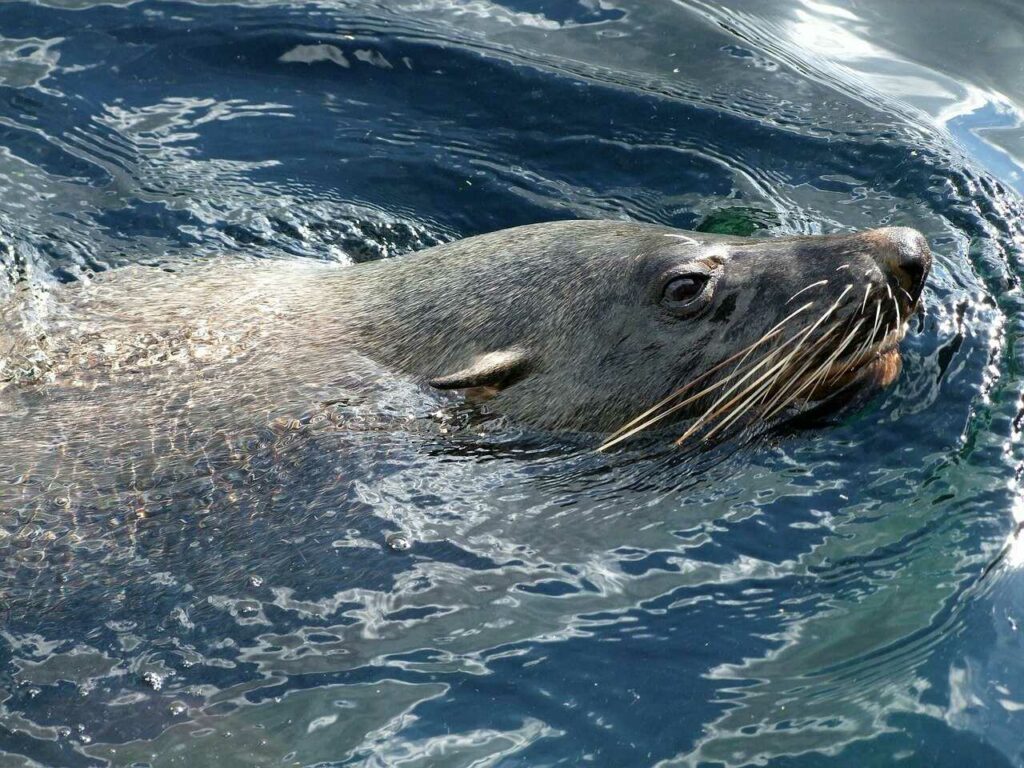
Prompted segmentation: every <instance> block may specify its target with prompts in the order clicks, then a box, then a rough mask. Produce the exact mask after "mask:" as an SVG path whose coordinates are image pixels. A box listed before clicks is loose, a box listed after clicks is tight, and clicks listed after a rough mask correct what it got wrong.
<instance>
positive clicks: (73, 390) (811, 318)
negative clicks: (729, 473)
mask: <svg viewBox="0 0 1024 768" xmlns="http://www.w3.org/2000/svg"><path fill="white" fill-rule="evenodd" d="M930 263H931V255H930V253H929V251H928V247H927V244H926V243H925V240H924V238H923V237H922V236H921V235H920V234H919V233H917V232H916V231H914V230H911V229H905V228H886V229H877V230H870V231H867V232H862V233H858V234H850V235H831V236H812V237H789V238H778V239H773V240H772V239H739V238H731V237H725V236H716V235H706V234H701V233H694V232H684V231H680V230H676V229H672V228H669V227H664V226H657V225H647V224H636V223H626V222H618V221H565V222H552V223H545V224H537V225H530V226H525V227H518V228H514V229H509V230H503V231H499V232H494V233H491V234H487V235H481V236H477V237H472V238H467V239H465V240H461V241H457V242H453V243H449V244H446V245H441V246H437V247H434V248H430V249H427V250H425V251H421V252H419V253H416V254H411V255H409V256H404V257H399V258H395V259H387V260H383V261H378V262H373V263H369V264H363V265H358V266H352V267H342V266H338V265H327V264H310V263H302V264H296V263H293V262H275V261H263V262H252V261H245V262H239V261H233V262H232V261H218V262H214V263H210V264H207V265H205V266H202V267H197V268H187V269H185V270H182V271H180V272H174V273H168V272H164V271H158V270H152V269H144V268H133V269H129V270H121V271H115V272H113V273H108V274H107V275H104V276H101V278H100V279H97V280H96V281H93V282H92V283H91V284H88V285H81V286H77V287H74V288H72V289H71V290H69V291H68V292H67V293H68V295H67V296H66V297H63V298H62V299H61V301H60V302H58V303H59V305H60V308H59V311H58V312H57V313H56V315H55V317H54V319H53V321H52V322H51V323H50V325H49V328H48V331H49V335H48V338H47V340H46V343H45V347H46V352H45V358H46V360H45V364H43V365H41V366H40V375H39V376H37V377H36V379H35V381H33V382H30V383H21V384H20V385H17V386H11V385H9V386H8V387H7V388H6V390H5V392H4V393H3V395H0V398H2V400H3V401H6V404H5V405H4V410H5V411H7V416H6V417H5V421H6V422H7V429H6V430H5V431H6V432H7V433H8V434H7V435H6V437H5V441H7V442H6V443H5V444H7V445H10V442H9V441H10V440H17V439H26V440H27V439H28V438H27V436H24V434H25V433H24V432H23V430H25V429H29V425H28V424H25V425H23V427H19V426H18V425H17V424H16V422H17V416H18V414H19V413H23V414H27V413H28V412H29V411H31V412H32V420H33V422H32V426H31V432H32V434H33V437H34V438H35V439H38V437H39V434H40V432H39V429H40V426H41V425H40V418H41V416H40V414H42V418H43V420H45V421H49V422H50V427H51V432H52V433H53V434H52V436H51V437H50V438H49V444H50V446H51V447H56V446H58V445H62V446H65V447H66V446H67V445H69V444H73V443H74V442H75V441H96V440H100V439H104V438H108V439H110V440H117V439H118V435H121V437H122V438H124V437H125V436H126V435H128V434H129V433H132V432H138V431H139V430H142V433H144V434H147V435H150V436H151V437H152V439H162V440H163V439H170V438H169V434H170V433H171V432H173V429H171V428H170V427H168V426H167V422H168V421H169V420H170V421H175V420H177V422H180V420H181V419H182V418H187V419H189V420H190V421H192V422H195V423H201V424H203V425H205V426H207V427H209V428H211V429H222V430H231V429H232V428H234V427H236V426H238V425H239V424H241V423H243V422H246V421H249V422H259V421H260V420H261V419H265V418H276V417H282V416H283V417H286V418H287V417H290V416H294V415H295V414H296V413H298V412H301V411H303V410H304V409H308V408H310V407H312V406H314V405H315V404H316V403H320V402H331V401H332V399H334V398H335V396H336V394H337V392H338V391H351V390H352V388H353V386H356V385H357V384H358V382H354V380H353V378H354V377H355V378H360V377H361V378H362V379H363V383H364V384H368V385H372V382H369V383H368V382H367V381H366V379H367V377H369V378H376V379H377V380H378V383H380V382H384V381H385V380H386V379H387V378H388V377H393V376H395V375H405V376H407V377H411V378H412V379H414V380H418V381H421V382H424V383H427V384H429V385H430V386H432V387H434V388H437V389H450V390H466V391H467V392H469V393H470V394H472V395H473V396H485V397H487V398H488V400H489V403H488V407H489V408H490V409H492V410H493V411H494V412H497V413H499V414H502V415H504V416H507V417H508V418H510V419H512V420H514V421H516V422H521V423H524V424H528V425H533V426H537V427H541V428H547V429H571V430H585V431H596V432H604V433H607V432H611V431H613V430H617V429H619V430H620V431H619V433H618V435H619V436H624V435H628V434H631V433H632V432H635V431H638V430H639V429H642V428H646V427H648V426H652V425H661V424H667V423H671V422H673V421H675V420H676V419H678V418H688V419H690V422H689V426H687V428H686V434H688V435H700V434H703V435H705V436H711V435H713V434H715V433H716V432H719V431H720V430H724V428H725V427H726V426H727V425H729V424H739V423H742V422H743V421H744V420H748V419H750V418H758V417H764V416H771V415H774V414H777V413H780V412H781V411H782V410H783V409H785V408H786V407H788V406H791V405H793V404H795V403H800V402H810V401H815V400H821V399H823V398H825V397H827V396H829V395H830V394H832V393H834V392H835V391H837V390H839V389H843V388H847V387H848V386H849V385H851V384H852V383H859V382H873V383H876V384H877V383H881V384H885V383H888V382H889V381H891V380H892V378H894V376H895V373H896V371H897V370H898V360H899V357H898V351H897V349H896V345H897V343H898V341H899V339H900V338H901V337H902V333H903V329H904V326H905V322H906V320H907V318H908V316H909V315H910V313H911V312H912V310H913V309H914V307H915V306H916V305H917V303H918V301H919V298H920V295H921V291H922V288H923V285H924V281H925V278H926V276H927V273H928V270H929V268H930ZM356 360H358V361H361V362H360V363H359V364H356V363H355V362H354V361H356ZM8 378H9V379H12V377H11V375H10V371H8ZM15 378H16V377H15ZM0 402H2V401H0ZM40 405H43V407H41V408H40V407H39V406H40ZM87 414H91V417H89V416H87ZM631 420H632V421H631ZM177 422H176V423H177ZM622 427H626V428H625V429H620V428H622ZM19 436H21V437H19Z"/></svg>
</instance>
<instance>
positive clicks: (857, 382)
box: [807, 340, 903, 403]
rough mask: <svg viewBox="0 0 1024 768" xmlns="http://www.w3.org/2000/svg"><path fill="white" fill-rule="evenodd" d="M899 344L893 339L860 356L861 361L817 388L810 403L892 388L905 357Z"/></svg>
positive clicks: (852, 362)
mask: <svg viewBox="0 0 1024 768" xmlns="http://www.w3.org/2000/svg"><path fill="white" fill-rule="evenodd" d="M897 344H898V342H897V341H895V340H894V341H892V342H890V343H888V344H886V345H885V346H880V347H879V348H878V349H874V350H871V351H870V352H869V353H868V354H864V355H861V356H860V359H859V360H856V361H851V362H850V364H849V365H848V367H847V368H846V369H845V370H843V371H841V372H840V373H839V374H838V375H836V376H831V377H829V378H828V380H827V381H825V382H823V383H822V385H821V386H820V387H817V388H815V390H814V392H812V393H811V395H810V397H808V398H807V402H808V403H821V402H823V401H826V400H831V399H832V398H833V397H835V396H836V395H839V394H840V393H849V392H850V391H851V390H857V391H859V392H863V391H865V390H871V391H874V390H879V389H884V388H886V387H888V386H890V385H891V384H893V382H895V381H896V379H897V378H899V375H900V370H901V368H902V367H903V357H902V355H900V350H899V347H898V346H897Z"/></svg>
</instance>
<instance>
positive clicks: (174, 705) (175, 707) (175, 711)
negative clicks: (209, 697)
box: [168, 701, 188, 717]
mask: <svg viewBox="0 0 1024 768" xmlns="http://www.w3.org/2000/svg"><path fill="white" fill-rule="evenodd" d="M168 709H170V711H171V714H172V715H174V716H175V717H178V716H180V715H184V714H185V713H186V712H188V705H186V704H185V702H183V701H172V702H171V706H170V707H168Z"/></svg>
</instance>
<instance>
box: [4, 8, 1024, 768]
mask: <svg viewBox="0 0 1024 768" xmlns="http://www.w3.org/2000/svg"><path fill="white" fill-rule="evenodd" d="M990 10H991V9H990ZM991 12H992V13H996V11H994V10H991ZM772 13H773V14H774V15H771V16H769V15H768V11H766V10H764V7H763V6H762V5H759V4H756V3H740V2H735V3H729V4H728V6H721V5H718V4H711V3H704V2H679V3H663V4H654V3H641V2H639V0H500V1H499V0H472V2H465V3H456V2H451V1H450V0H393V1H389V2H355V1H353V2H321V3H309V4H302V5H299V4H294V5H293V4H289V3H286V2H251V3H237V4H222V3H202V2H195V3H163V2H161V3H157V2H151V1H149V0H143V1H142V2H125V3H110V2H103V3H93V2H90V1H89V0H81V1H72V2H58V1H57V0H50V1H49V2H43V3H31V4H30V3H8V4H6V5H4V6H2V7H0V31H2V35H3V37H2V38H0V239H2V245H3V248H2V251H0V265H2V268H3V269H2V271H0V297H2V303H0V324H2V326H3V339H4V345H3V346H2V347H0V381H3V382H4V383H5V384H6V385H7V386H6V389H5V390H4V391H3V393H2V394H0V407H2V408H3V409H4V413H3V414H2V416H0V758H2V759H0V763H3V764H7V763H6V762H4V761H8V762H9V764H11V765H62V766H63V765H68V766H93V765H125V766H128V765H153V766H161V765H220V766H252V765H282V764H283V765H346V766H348V765H352V766H355V765H365V766H385V765H389V766H390V765H407V766H413V765H416V766H484V765H488V766H503V767H504V766H514V765H515V766H519V765H522V766H534V765H585V764H593V765H599V766H623V765H629V766H643V765H647V766H655V765H660V766H675V765H737V766H738V765H747V764H760V765H764V764H773V765H786V766H797V765H806V766H820V765H833V764H834V765H870V764H878V765H888V764H892V763H894V762H895V761H897V760H905V761H907V762H905V763H904V764H912V765H923V764H927V765H931V766H945V765H949V766H954V765H957V766H959V765H1000V764H1006V765H1020V764H1022V763H1024V755H1022V753H1021V751H1020V741H1019V733H1020V729H1021V726H1022V725H1024V723H1022V718H1024V715H1022V714H1021V713H1022V712H1024V665H1022V663H1021V661H1020V659H1021V658H1024V657H1022V656H1021V650H1022V649H1021V639H1020V633H1019V629H1018V628H1019V626H1020V625H1021V623H1022V622H1024V615H1021V614H1020V613H1019V606H1020V604H1021V602H1020V599H1021V595H1022V594H1024V581H1022V579H1021V570H1020V565H1021V564H1022V563H1024V555H1022V554H1021V552H1022V550H1021V546H1020V545H1019V543H1018V541H1017V539H1016V537H1015V534H1014V531H1015V526H1016V524H1017V521H1018V520H1021V519H1024V513H1021V509H1022V508H1024V507H1022V503H1021V498H1022V495H1021V494H1020V491H1019V488H1018V485H1017V484H1018V482H1019V475H1020V467H1021V466H1024V465H1022V459H1024V456H1022V455H1021V454H1022V447H1021V441H1020V431H1021V425H1022V423H1024V416H1022V413H1024V410H1022V399H1021V373H1020V372H1021V370H1022V368H1021V362H1020V355H1021V347H1020V343H1021V342H1020V339H1021V338H1022V336H1021V318H1024V302H1022V297H1021V292H1020V279H1019V276H1020V275H1021V274H1022V271H1021V264H1020V263H1019V258H1020V252H1021V246H1022V245H1024V228H1022V224H1021V222H1022V221H1024V217H1022V213H1024V210H1022V206H1021V202H1020V200H1019V198H1018V195H1017V193H1016V192H1014V191H1013V190H1014V188H1015V186H1016V184H1017V182H1016V181H1015V177H1014V176H1013V174H1014V173H1015V172H1016V166H1015V165H1014V163H1013V162H1010V159H1012V150H1013V147H1014V144H1013V143H1012V141H1010V140H1008V139H1007V140H1002V139H1001V140H1000V141H1001V144H999V145H998V146H997V145H996V144H994V143H986V141H987V139H986V136H987V134H985V133H984V131H983V130H981V129H979V128H977V127H976V125H975V124H974V123H971V122H970V119H976V120H984V119H988V118H986V117H985V116H986V115H988V116H989V117H991V115H989V112H987V111H986V106H985V105H989V106H990V107H991V106H992V105H1005V104H1008V103H1010V102H1011V101H1012V99H1013V94H1012V93H1011V92H1010V91H1006V92H1005V93H1003V92H997V89H996V88H995V87H994V86H990V84H983V83H974V86H972V87H967V85H971V83H969V82H968V83H967V85H964V83H962V82H960V81H958V80H957V79H956V77H955V73H952V74H950V73H948V72H947V73H944V74H939V73H937V72H934V71H933V70H932V69H929V68H928V66H929V65H928V62H927V61H922V60H921V59H917V58H915V57H913V56H911V55H910V54H909V53H908V54H907V55H906V56H900V57H897V58H894V59H893V60H892V61H891V62H890V65H891V66H890V69H889V70H885V69H884V68H882V67H881V66H880V65H879V64H878V61H879V58H878V57H879V56H880V55H881V54H880V53H879V52H880V51H881V52H882V53H883V54H884V53H885V52H886V51H887V50H889V48H887V46H891V45H892V41H891V38H890V37H887V36H884V35H880V36H878V37H874V36H872V35H871V34H870V33H871V31H872V30H871V25H872V24H877V23H878V20H877V19H874V18H867V17H862V16H859V15H858V13H860V11H856V10H854V9H850V8H846V7H845V6H842V7H840V6H833V5H829V4H826V3H821V2H810V0H804V1H803V2H795V3H793V4H792V5H791V6H789V7H785V8H778V9H776V10H775V11H772ZM800 25H803V26H800ZM801 30H802V31H803V32H802V33H801ZM812 32H813V35H811V33H812ZM830 40H832V41H835V40H840V41H845V42H844V43H843V45H842V46H831V47H830V45H829V42H828V41H830ZM802 41H803V42H802ZM857 41H860V43H859V44H858V43H857ZM812 43H813V45H812ZM858 45H860V47H858ZM836 51H846V52H851V53H850V55H849V56H848V57H847V58H846V59H844V60H839V58H838V56H839V54H838V53H836ZM886 78H889V79H886ZM897 80H898V86H899V87H898V88H897V87H896V86H895V85H893V83H894V82H897ZM915 83H916V84H917V85H916V87H917V88H918V91H917V92H916V93H914V92H911V91H912V89H913V87H914V84H915ZM887 89H888V90H887ZM993 109H995V107H993ZM1000 109H1002V107H1000ZM997 112H998V110H997ZM998 114H999V115H1001V116H1003V117H1005V118H1006V120H1007V121H1009V122H1012V119H1011V117H1012V115H1011V113H1010V112H1008V111H1006V110H1005V109H1003V111H1002V112H998ZM972 116H974V117H973V118H972ZM965 120H967V122H966V123H965V122H964V121H965ZM989 124H990V123H985V124H984V125H983V126H982V127H984V126H987V125H989ZM965 137H967V138H971V141H967V140H965ZM1004 138H1005V137H1004ZM972 141H973V142H974V143H972ZM993 141H994V140H993ZM965 147H966V149H967V150H968V151H969V152H970V154H967V153H966V152H965ZM979 147H981V148H982V149H983V150H984V151H982V150H979V149H978V148H979ZM985 148H987V149H985ZM978 153H980V155H982V156H976V155H977V154H978ZM1007 158H1010V159H1007ZM571 217H612V218H627V219H636V220H642V221H652V222H661V223H667V224H672V225H676V226H680V227H687V228H702V229H705V230H712V231H723V230H724V231H732V232H742V233H744V234H746V233H751V236H753V237H762V236H770V235H775V234H792V233H815V232H826V231H828V232H831V231H846V230H854V229H859V228H866V227H875V226H882V225H907V226H914V227H916V228H918V229H920V230H921V231H922V232H923V233H924V234H925V235H926V237H927V238H928V240H929V244H930V246H931V248H932V250H933V252H934V253H935V265H934V268H933V275H932V278H931V282H930V284H929V286H928V288H927V290H926V294H925V305H926V309H925V312H924V313H923V314H922V315H920V316H919V317H917V318H916V319H915V320H914V321H912V323H911V326H910V330H909V333H908V336H907V338H906V340H905V341H904V342H903V349H904V368H903V372H902V374H901V376H900V378H899V380H898V381H897V383H896V384H895V386H894V387H892V388H891V389H889V390H888V391H886V392H885V393H883V394H881V395H879V396H878V397H877V398H875V399H874V400H872V401H871V402H870V403H868V404H867V405H866V406H865V407H864V408H863V409H860V410H858V411H857V412H855V413H849V414H844V415H843V416H842V417H841V418H839V419H837V421H836V423H833V424H829V425H825V426H821V427H818V428H815V429H810V430H804V431H800V432H796V433H795V434H789V435H773V436H771V437H770V438H766V439H762V440H760V441H758V442H756V443H754V444H752V445H743V446H740V445H735V444H728V445H724V446H722V447H720V448H718V449H715V450H712V451H708V452H705V453H703V454H699V455H690V454H687V455H681V454H678V453H675V452H666V451H665V450H664V448H663V446H661V445H660V444H654V443H652V442H648V441H637V442H635V443H632V444H629V445H627V446H626V447H625V448H623V449H622V450H619V451H613V452H610V453H608V454H598V453H596V452H594V451H593V450H592V449H593V448H594V447H596V444H597V443H595V441H594V440H593V439H591V438H590V437H589V436H579V435H551V434H537V433H531V432H528V431H523V430H520V429H517V428H515V427H514V426H510V425H507V424H502V423H500V422H499V423H494V422H485V421H481V419H480V418H479V414H477V413H474V412H473V411H472V410H471V409H467V408H464V407H463V406H462V405H461V404H460V403H459V402H458V400H457V399H453V398H450V397H447V396H442V395H439V394H436V393H429V392H425V391H424V390H423V389H422V388H420V387H418V386H416V385H414V384H413V383H411V382H408V381H403V380H400V379H391V378H389V377H388V376H387V375H381V372H380V371H378V370H376V369H375V368H374V367H373V364H372V363H371V362H370V361H362V363H361V364H362V365H365V366H366V367H365V368H364V369H362V372H363V373H364V374H365V376H364V377H365V379H367V380H370V381H376V382H378V384H376V385H374V386H357V385H359V382H358V381H355V380H352V381H351V382H350V381H347V380H343V381H342V380H340V381H338V382H333V383H332V386H334V387H335V389H334V390H332V396H331V398H330V401H331V402H330V405H329V406H326V407H324V408H322V409H320V410H317V409H313V410H311V411H309V412H306V413H303V414H299V415H298V416H297V417H296V418H292V417H291V416H289V418H282V419H279V420H275V421H274V422H272V423H266V424H264V423H258V424H253V425H252V428H251V429H249V430H248V431H245V430H242V431H241V432H233V431H227V432H225V431H223V430H212V429H211V430H207V431H204V430H203V426H204V425H203V424H202V423H199V424H187V427H188V428H187V429H185V428H181V429H175V428H172V427H181V426H182V425H183V424H186V422H185V421H183V420H182V419H183V417H182V413H184V412H185V410H186V409H185V405H184V404H185V403H186V402H187V400H188V392H187V391H182V389H181V388H180V387H176V386H175V384H174V382H173V380H167V381H163V382H161V383H160V384H159V385H158V389H157V390H156V391H155V392H151V393H150V394H151V395H153V398H152V400H158V401H160V402H161V403H162V407H164V408H166V413H167V414H168V422H167V424H168V428H167V429H166V430H161V431H160V433H158V434H147V435H145V436H144V439H143V438H138V437H137V436H136V437H131V438H130V439H129V438H128V437H126V435H129V434H131V435H137V433H136V432H131V430H130V428H131V426H132V425H133V424H134V423H135V422H136V421H137V420H136V419H135V418H134V416H135V415H136V414H135V413H134V412H133V410H132V409H133V405H132V402H133V401H132V398H131V397H130V396H125V394H126V393H113V395H111V396H104V395H103V394H102V393H96V394H93V395H92V396H91V397H82V398H80V399H68V400H59V399H56V396H54V397H50V398H48V397H47V396H45V395H43V396H40V397H33V396H28V395H17V394H16V393H18V392H20V391H21V390H19V389H18V385H17V382H19V381H25V380H31V381H38V380H45V375H46V371H47V370H48V366H49V365H51V364H53V359H52V353H53V349H54V346H53V337H54V336H56V335H57V334H58V332H59V329H60V328H61V327H62V326H61V323H62V322H63V320H62V318H63V315H62V301H63V300H64V299H63V298H62V290H61V288H60V286H61V284H63V283H70V282H74V281H77V280H82V279H88V278H89V277H90V276H91V275H93V274H95V273H99V272H106V271H113V272H114V276H115V279H116V278H117V275H118V274H122V275H132V276H133V277H132V278H131V279H132V280H139V279H140V277H139V276H140V275H141V276H143V279H144V276H145V275H146V274H147V272H146V271H145V270H146V269H147V268H148V269H152V274H153V275H154V278H153V280H154V282H153V285H154V286H155V285H156V284H157V283H156V280H157V278H156V277H155V275H157V274H158V273H159V272H160V269H159V268H160V267H163V268H165V269H168V270H178V269H188V268H195V267H197V265H199V264H200V263H202V262H205V261H207V260H208V258H209V257H210V256H211V255H213V254H219V253H229V254H234V255H236V256H237V258H238V261H239V264H240V265H241V266H240V269H247V268H251V269H252V270H253V274H255V271H256V270H258V268H259V261H260V259H263V258H276V259H288V260H291V261H293V262H295V263H297V264H298V263H305V262H309V261H316V260H328V261H338V262H343V263H348V262H360V261H366V260H371V259H377V258H388V257H391V256H394V255H397V254H401V253H404V252H407V251H410V250H415V249H418V248H421V247H425V246H428V245H431V244H434V243H438V242H442V241H446V240H449V239H452V238H454V237H459V236H465V235H470V234H474V233H478V232H482V231H488V230H492V229H497V228H500V227H506V226H512V225H516V224H523V223H527V222H533V221H541V220H551V219H560V218H571ZM354 268H358V267H354ZM118 270H120V271H121V272H120V273H118V272H117V271H118ZM140 270H141V271H140ZM126 279H127V278H126ZM140 295H141V294H140ZM128 309H129V308H128V307H126V311H127V310H128ZM216 331H217V329H212V330H211V333H213V336H212V337H210V338H213V339H214V341H216ZM192 341H195V343H197V344H203V343H213V342H211V341H210V340H209V338H207V337H203V338H198V339H192ZM145 343H146V342H145V339H143V341H141V342H140V344H142V345H143V346H145ZM357 372H358V369H357ZM356 378H358V377H356ZM349 384H351V386H349ZM363 384H365V382H363ZM260 386H261V385H260V382H259V381H251V382H248V381H247V382H242V383H241V385H240V386H238V387H236V388H234V389H231V390H230V391H226V395H225V397H226V398H237V400H231V401H230V402H231V403H232V404H235V403H237V404H240V405H237V407H239V408H242V409H244V404H245V403H246V402H251V401H247V400H246V397H247V396H249V395H253V394H259V393H260V392H261V390H260ZM127 394H130V393H127ZM104 397H105V398H106V399H104ZM232 407H236V406H235V405H232ZM67 413H73V414H76V416H75V417H76V418H81V419H83V420H84V419H92V420H95V421H94V422H90V423H96V424H98V425H99V426H98V427H97V431H96V433H95V434H94V435H93V438H92V440H90V441H88V442H87V443H86V444H84V445H77V446H75V447H74V450H66V451H65V452H64V453H63V454H58V453H57V452H56V451H55V450H54V443H55V442H59V441H57V440H55V438H54V437H53V435H52V434H50V433H48V432H47V425H52V424H54V423H60V418H58V414H67ZM394 534H401V536H400V537H399V539H398V540H396V538H395V537H394ZM396 541H400V542H401V543H402V545H401V546H399V545H397V544H396ZM406 544H408V545H410V546H405V545H406Z"/></svg>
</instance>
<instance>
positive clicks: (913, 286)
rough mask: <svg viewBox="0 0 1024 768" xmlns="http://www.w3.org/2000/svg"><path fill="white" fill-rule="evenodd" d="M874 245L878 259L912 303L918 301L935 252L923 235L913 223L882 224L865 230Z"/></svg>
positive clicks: (880, 265)
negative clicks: (905, 225) (898, 225)
mask: <svg viewBox="0 0 1024 768" xmlns="http://www.w3.org/2000/svg"><path fill="white" fill-rule="evenodd" d="M865 234H866V235H867V236H868V237H869V238H870V240H871V241H872V244H873V245H874V246H875V248H876V250H875V251H874V258H875V261H876V262H877V263H878V266H879V267H881V268H882V270H883V272H885V274H887V275H888V276H890V277H892V278H894V279H895V280H896V281H897V282H898V283H899V285H900V287H901V288H902V289H903V290H904V291H905V292H906V296H905V297H903V298H906V299H909V302H908V304H909V306H910V307H913V306H914V305H915V304H917V300H918V299H919V298H920V297H921V291H923V290H924V284H925V281H926V280H927V279H928V272H929V271H931V268H932V252H931V251H930V250H929V248H928V241H927V240H925V239H924V235H922V234H921V233H920V232H918V231H917V230H916V229H911V228H910V227H883V228H881V229H873V230H871V231H870V232H866V233H865Z"/></svg>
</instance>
